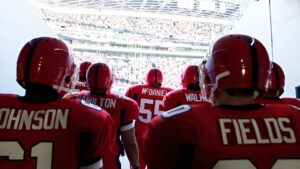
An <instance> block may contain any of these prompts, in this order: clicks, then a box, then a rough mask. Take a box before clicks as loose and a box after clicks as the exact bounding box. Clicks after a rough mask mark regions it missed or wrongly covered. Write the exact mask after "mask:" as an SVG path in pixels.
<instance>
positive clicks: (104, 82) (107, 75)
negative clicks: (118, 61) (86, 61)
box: [87, 62, 113, 89]
mask: <svg viewBox="0 0 300 169" xmlns="http://www.w3.org/2000/svg"><path fill="white" fill-rule="evenodd" d="M112 83H113V75H112V72H111V70H110V68H109V67H108V65H107V64H106V63H101V62H98V63H94V64H92V65H91V67H90V68H89V70H88V73H87V85H88V87H89V88H90V89H99V88H104V89H110V88H111V86H112Z"/></svg>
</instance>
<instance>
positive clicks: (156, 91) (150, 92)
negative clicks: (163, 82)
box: [142, 88, 168, 96]
mask: <svg viewBox="0 0 300 169" xmlns="http://www.w3.org/2000/svg"><path fill="white" fill-rule="evenodd" d="M166 93H168V91H167V90H161V89H149V88H143V89H142V94H147V95H150V96H164V95H165V94H166Z"/></svg>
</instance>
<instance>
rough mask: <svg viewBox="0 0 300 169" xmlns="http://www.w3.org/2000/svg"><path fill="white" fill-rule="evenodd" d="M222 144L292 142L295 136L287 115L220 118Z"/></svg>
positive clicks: (294, 140) (295, 140) (295, 139)
mask: <svg viewBox="0 0 300 169" xmlns="http://www.w3.org/2000/svg"><path fill="white" fill-rule="evenodd" d="M219 126H220V131H221V134H222V141H223V144H224V145H236V144H238V145H242V144H243V145H251V144H294V143H296V142H297V138H296V135H295V132H294V129H293V126H294V125H293V123H292V121H291V120H290V118H288V117H278V118H263V119H252V118H250V119H233V118H220V119H219Z"/></svg>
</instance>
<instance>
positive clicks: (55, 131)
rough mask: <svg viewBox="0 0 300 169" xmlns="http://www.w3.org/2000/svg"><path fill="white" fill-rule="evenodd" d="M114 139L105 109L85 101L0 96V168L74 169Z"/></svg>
mask: <svg viewBox="0 0 300 169" xmlns="http://www.w3.org/2000/svg"><path fill="white" fill-rule="evenodd" d="M114 139H115V125H114V122H113V120H112V118H111V117H110V116H109V114H108V113H107V112H106V111H104V110H103V109H101V108H99V107H96V106H94V105H91V104H88V103H86V102H85V101H79V100H70V99H63V100H58V101H52V102H47V103H40V104H38V103H27V102H23V101H21V100H20V99H19V98H18V96H16V95H9V94H2V95H0V168H3V169H4V168H9V169H20V168H23V169H75V168H78V165H79V164H84V165H88V164H90V163H95V162H96V161H97V159H98V160H99V159H100V158H101V157H102V156H104V155H105V154H108V153H110V151H111V148H112V144H113V140H114Z"/></svg>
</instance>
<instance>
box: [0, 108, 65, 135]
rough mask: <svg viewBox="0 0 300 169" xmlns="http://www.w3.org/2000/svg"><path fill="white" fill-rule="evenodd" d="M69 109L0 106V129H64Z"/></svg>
mask: <svg viewBox="0 0 300 169" xmlns="http://www.w3.org/2000/svg"><path fill="white" fill-rule="evenodd" d="M68 115H69V109H40V110H26V109H12V108H0V129H11V130H42V129H44V130H57V129H66V128H67V123H68Z"/></svg>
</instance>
